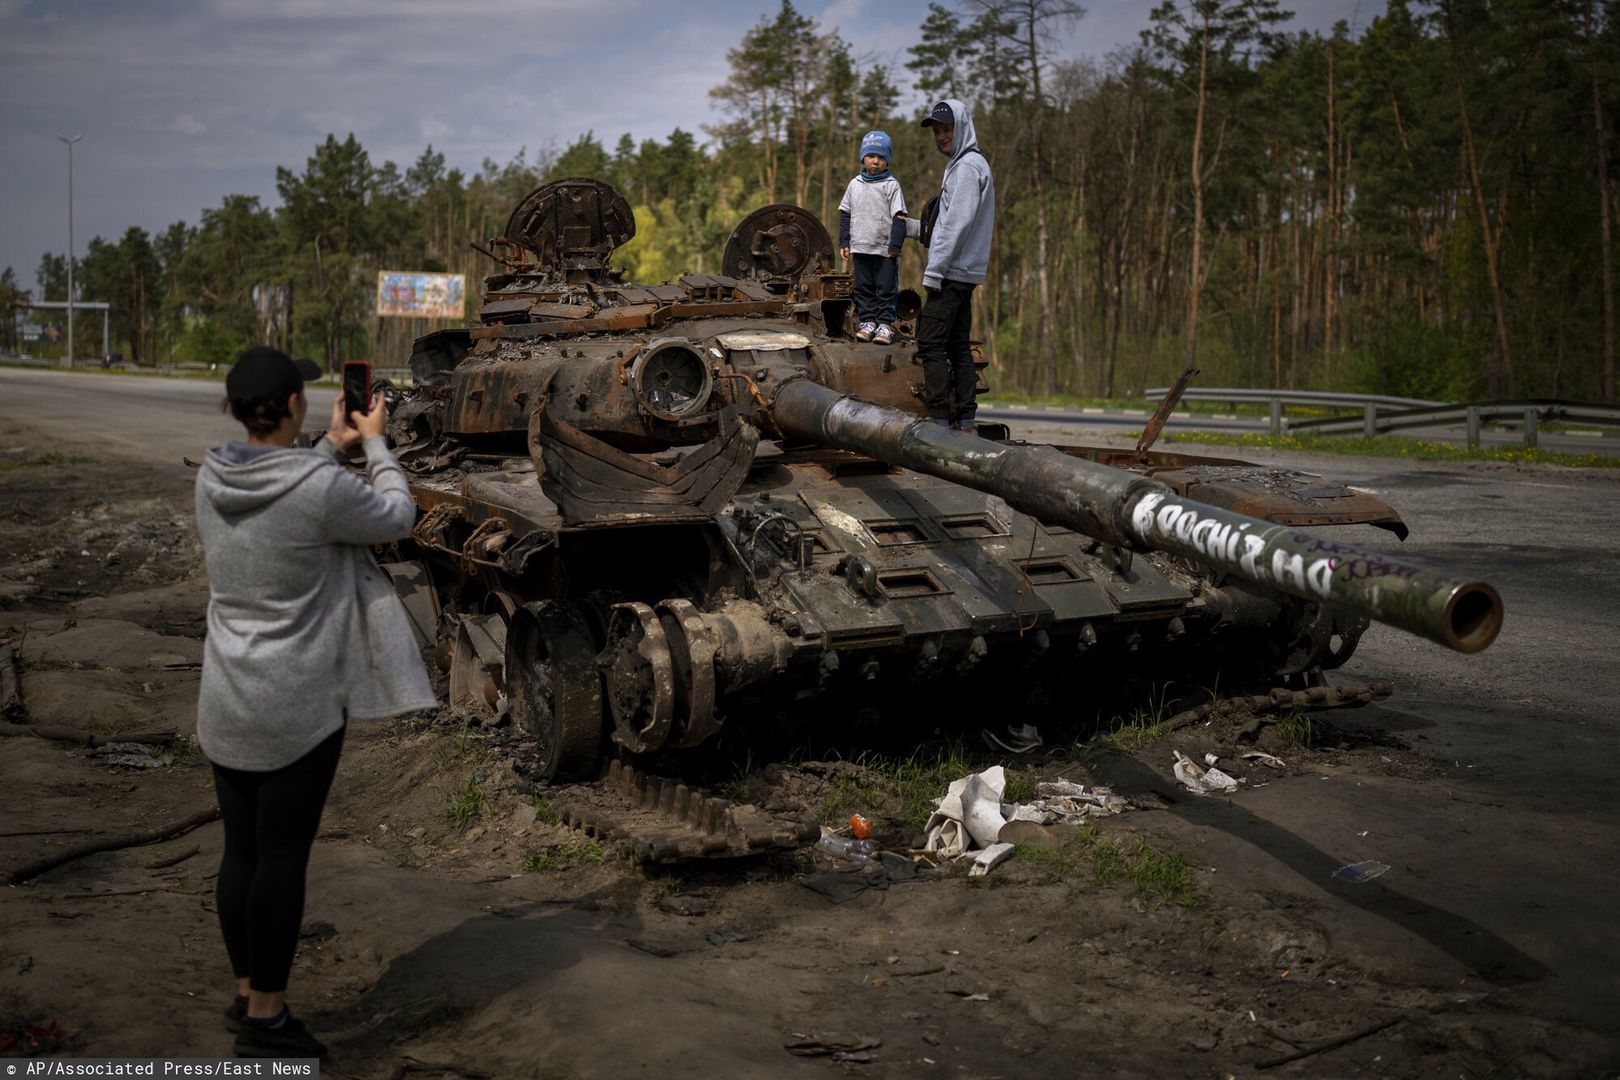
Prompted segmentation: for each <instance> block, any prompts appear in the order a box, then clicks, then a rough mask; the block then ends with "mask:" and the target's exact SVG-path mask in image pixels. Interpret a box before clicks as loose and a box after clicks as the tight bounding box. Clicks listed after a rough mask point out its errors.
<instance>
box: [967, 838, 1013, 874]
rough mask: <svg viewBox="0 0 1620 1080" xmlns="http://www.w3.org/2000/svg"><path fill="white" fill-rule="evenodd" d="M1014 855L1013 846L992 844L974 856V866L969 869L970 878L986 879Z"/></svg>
mask: <svg viewBox="0 0 1620 1080" xmlns="http://www.w3.org/2000/svg"><path fill="white" fill-rule="evenodd" d="M1012 853H1013V845H1012V844H1000V843H997V844H991V845H990V846H989V847H987V848H985V849H984V850H983V851H981V852H979V853H978V854H976V855H974V856H973V865H972V866H970V867H968V877H984V875H986V874H988V873H989V872H990V871H992V870H994V869H995V868H996V867H998V866H1000V865H1001V864H1002V863H1004V862H1006V861H1007V860H1008V859H1009V858H1011V857H1012Z"/></svg>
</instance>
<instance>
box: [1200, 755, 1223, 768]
mask: <svg viewBox="0 0 1620 1080" xmlns="http://www.w3.org/2000/svg"><path fill="white" fill-rule="evenodd" d="M1220 760H1221V759H1220V756H1219V755H1218V754H1205V755H1204V764H1205V765H1209V766H1212V767H1213V766H1215V765H1217V764H1219V763H1220Z"/></svg>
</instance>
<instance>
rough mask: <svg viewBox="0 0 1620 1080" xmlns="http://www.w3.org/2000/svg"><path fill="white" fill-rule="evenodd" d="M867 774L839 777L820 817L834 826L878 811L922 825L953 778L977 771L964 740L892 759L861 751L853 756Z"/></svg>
mask: <svg viewBox="0 0 1620 1080" xmlns="http://www.w3.org/2000/svg"><path fill="white" fill-rule="evenodd" d="M855 764H856V765H859V766H860V767H861V769H862V770H863V772H864V774H865V775H862V776H850V775H841V776H839V777H838V778H837V779H836V780H835V781H834V784H835V786H834V789H833V791H832V792H831V793H830V794H829V795H828V796H827V797H826V798H825V799H823V800H822V802H821V806H820V807H819V808H818V809H819V813H820V815H821V820H822V821H824V822H827V823H828V824H829V825H833V826H836V825H838V824H840V823H841V822H842V821H843V819H845V818H847V817H848V816H849V815H850V814H853V813H862V814H867V815H877V816H883V817H887V818H890V819H892V820H895V821H899V822H902V823H904V824H906V825H910V826H912V827H914V828H921V827H922V825H923V822H925V821H927V820H928V815H929V814H931V813H933V812H934V805H935V802H936V801H937V800H938V799H939V797H940V796H941V795H943V794H945V789H946V788H947V787H949V786H950V783H951V781H953V780H959V779H961V778H962V777H964V776H966V775H967V774H968V773H970V772H972V771H973V766H972V764H971V763H970V762H969V761H968V757H967V752H966V750H965V749H964V748H963V745H962V743H961V742H960V741H957V742H952V743H948V744H946V745H945V746H941V747H939V748H937V749H935V750H933V751H932V752H928V751H923V750H919V751H916V752H915V753H912V754H911V755H909V756H908V757H904V758H894V757H887V756H885V755H882V754H874V753H870V752H867V753H863V754H861V755H860V756H859V757H857V758H856V759H855Z"/></svg>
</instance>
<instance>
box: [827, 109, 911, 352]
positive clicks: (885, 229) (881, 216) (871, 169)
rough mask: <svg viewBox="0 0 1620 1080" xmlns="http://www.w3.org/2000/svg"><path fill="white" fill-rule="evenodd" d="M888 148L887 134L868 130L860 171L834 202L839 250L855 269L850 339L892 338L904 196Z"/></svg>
mask: <svg viewBox="0 0 1620 1080" xmlns="http://www.w3.org/2000/svg"><path fill="white" fill-rule="evenodd" d="M892 153H893V144H892V143H891V142H890V141H889V136H888V134H887V133H885V132H882V131H868V132H867V133H866V135H865V136H864V137H863V138H862V139H861V171H860V172H858V173H857V174H856V175H855V179H853V180H851V181H850V182H849V187H847V188H845V189H844V198H843V200H842V201H840V202H839V204H838V251H839V254H841V255H843V257H844V259H845V260H846V261H852V262H853V263H854V268H855V321H856V323H857V326H856V330H855V338H856V340H857V341H876V342H877V343H878V344H879V345H887V344H889V343H890V342H892V341H893V340H894V318H895V297H896V296H897V295H898V293H899V291H900V244H901V243H902V242H903V241H904V240H905V236H906V226H905V222H904V221H903V220H901V219H902V218H903V216H904V215H905V212H906V198H905V196H904V195H903V194H901V192H900V181H898V180H896V179H895V178H894V176H893V175H892V174H891V173H890V172H889V162H890V160H891V157H892Z"/></svg>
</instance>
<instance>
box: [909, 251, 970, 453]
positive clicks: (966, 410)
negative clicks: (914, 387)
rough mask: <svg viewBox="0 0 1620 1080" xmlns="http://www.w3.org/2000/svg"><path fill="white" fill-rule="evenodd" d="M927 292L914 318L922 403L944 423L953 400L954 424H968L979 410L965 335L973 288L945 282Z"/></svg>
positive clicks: (964, 283) (935, 417)
mask: <svg viewBox="0 0 1620 1080" xmlns="http://www.w3.org/2000/svg"><path fill="white" fill-rule="evenodd" d="M942 286H943V287H942V288H938V289H929V290H928V300H927V302H926V303H924V304H923V309H922V313H921V314H920V315H918V316H917V359H918V361H920V362H921V363H922V369H923V400H924V402H925V403H926V404H927V406H928V415H929V416H931V417H933V418H934V419H936V420H947V419H949V418H950V415H951V398H952V396H953V395H954V396H955V398H956V414H957V423H959V424H971V423H973V417H974V414H975V412H976V411H977V409H978V405H977V403H976V402H975V400H974V395H973V388H974V387H975V386H976V385H977V384H978V378H979V377H978V374H977V373H976V372H975V371H974V370H973V350H972V348H971V347H970V346H969V344H968V335H969V332H970V331H971V330H972V328H973V289H974V286H973V285H969V284H967V283H966V282H961V281H950V280H946V281H944V282H943V283H942Z"/></svg>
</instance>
